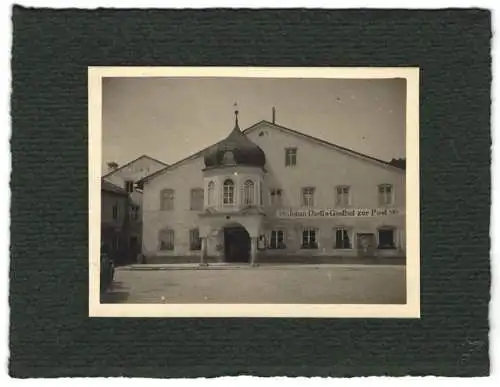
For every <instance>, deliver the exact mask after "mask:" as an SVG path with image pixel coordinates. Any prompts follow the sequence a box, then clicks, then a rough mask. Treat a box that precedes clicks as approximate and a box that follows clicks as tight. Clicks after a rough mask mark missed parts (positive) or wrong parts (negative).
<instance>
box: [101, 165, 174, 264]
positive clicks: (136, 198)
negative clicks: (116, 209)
mask: <svg viewBox="0 0 500 387" xmlns="http://www.w3.org/2000/svg"><path fill="white" fill-rule="evenodd" d="M164 167H165V165H164V164H162V163H159V162H157V161H155V160H152V159H150V158H148V157H142V158H139V159H138V160H136V161H134V162H133V163H131V164H130V165H127V166H125V167H123V168H118V169H117V170H116V171H115V172H113V173H112V174H110V175H109V176H107V177H106V178H105V179H106V180H108V181H109V182H111V183H113V184H114V185H116V186H118V187H121V188H124V189H125V188H126V181H128V180H132V181H134V182H137V181H138V180H140V179H142V178H144V177H145V176H148V175H150V174H152V173H155V172H156V171H158V170H160V169H163V168H164ZM129 200H130V201H129V204H130V206H132V205H133V206H136V207H138V211H137V219H132V217H131V218H130V219H129V220H130V222H129V234H130V238H134V239H135V242H134V243H135V244H136V247H135V246H134V245H133V244H132V241H131V240H129V241H128V244H129V248H130V249H134V250H135V249H136V250H137V251H131V254H132V255H137V254H138V253H139V252H140V251H141V250H142V228H143V227H142V219H143V194H142V192H139V191H134V192H131V193H130V195H129Z"/></svg>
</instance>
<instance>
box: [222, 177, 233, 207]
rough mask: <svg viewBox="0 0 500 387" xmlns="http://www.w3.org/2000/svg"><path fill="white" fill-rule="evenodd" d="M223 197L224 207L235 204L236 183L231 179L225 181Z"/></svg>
mask: <svg viewBox="0 0 500 387" xmlns="http://www.w3.org/2000/svg"><path fill="white" fill-rule="evenodd" d="M222 197H223V203H224V205H231V204H234V183H233V181H232V180H231V179H227V180H226V181H224V187H223V195H222Z"/></svg>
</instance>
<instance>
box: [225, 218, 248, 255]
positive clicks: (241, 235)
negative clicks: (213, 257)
mask: <svg viewBox="0 0 500 387" xmlns="http://www.w3.org/2000/svg"><path fill="white" fill-rule="evenodd" d="M250 249H251V243H250V235H249V234H248V231H247V230H246V229H245V227H243V226H241V225H239V224H237V225H236V224H235V225H228V226H226V227H224V261H225V262H234V263H236V262H237V263H249V262H250Z"/></svg>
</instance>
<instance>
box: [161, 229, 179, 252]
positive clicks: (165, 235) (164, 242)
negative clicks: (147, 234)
mask: <svg viewBox="0 0 500 387" xmlns="http://www.w3.org/2000/svg"><path fill="white" fill-rule="evenodd" d="M159 237H160V238H159V239H160V250H162V251H171V250H173V249H174V239H175V234H174V230H170V229H164V230H161V231H160V236H159Z"/></svg>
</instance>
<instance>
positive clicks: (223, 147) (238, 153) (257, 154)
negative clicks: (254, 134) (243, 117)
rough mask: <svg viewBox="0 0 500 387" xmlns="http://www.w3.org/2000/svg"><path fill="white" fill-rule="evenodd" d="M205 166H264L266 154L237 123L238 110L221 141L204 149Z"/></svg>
mask: <svg viewBox="0 0 500 387" xmlns="http://www.w3.org/2000/svg"><path fill="white" fill-rule="evenodd" d="M204 160H205V166H206V167H207V168H217V167H220V166H251V167H260V168H264V165H265V164H266V155H265V153H264V151H263V150H262V149H261V148H260V147H259V146H258V145H257V144H255V143H254V142H252V141H251V140H250V139H249V138H248V137H247V136H245V135H244V134H243V133H242V132H241V130H240V127H239V125H238V111H236V112H235V123H234V128H233V130H232V131H231V133H229V135H228V136H227V137H226V138H225V139H224V140H222V141H221V142H219V143H217V144H215V145H213V146H211V147H209V148H208V149H207V150H206V151H205V158H204Z"/></svg>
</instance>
